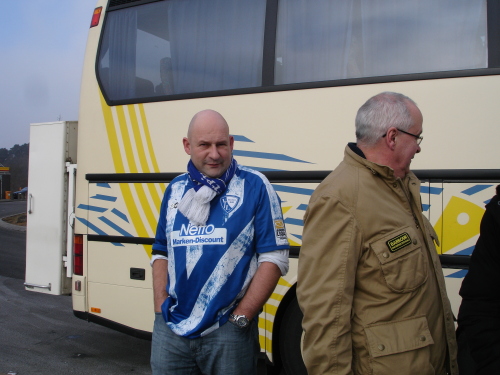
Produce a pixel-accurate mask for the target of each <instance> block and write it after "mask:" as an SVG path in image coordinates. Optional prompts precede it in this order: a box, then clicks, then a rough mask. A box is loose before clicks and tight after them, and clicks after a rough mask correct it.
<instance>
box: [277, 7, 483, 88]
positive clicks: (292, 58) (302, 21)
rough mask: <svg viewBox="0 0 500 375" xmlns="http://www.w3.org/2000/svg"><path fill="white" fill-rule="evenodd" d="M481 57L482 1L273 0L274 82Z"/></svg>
mask: <svg viewBox="0 0 500 375" xmlns="http://www.w3.org/2000/svg"><path fill="white" fill-rule="evenodd" d="M487 64H488V48H487V22H486V1H485V0H482V1H455V0H442V1H436V0H419V1H400V0H353V1H330V0H318V1H308V0H286V1H284V0H281V1H280V2H279V8H278V25H277V37H276V64H275V83H276V84H287V83H297V82H314V81H326V80H337V79H346V78H359V77H374V76H386V75H397V74H407V73H421V72H437V71H449V70H462V69H479V68H486V67H487Z"/></svg>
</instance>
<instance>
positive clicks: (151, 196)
mask: <svg viewBox="0 0 500 375" xmlns="http://www.w3.org/2000/svg"><path fill="white" fill-rule="evenodd" d="M105 3H106V2H105V1H100V3H99V5H103V6H105ZM101 25H102V22H101V24H100V25H99V26H98V27H95V28H92V29H91V30H90V36H89V39H88V45H87V53H86V55H85V56H86V57H85V63H84V67H85V68H84V73H83V78H82V91H81V105H80V117H79V143H78V150H79V151H78V152H79V159H78V177H77V196H76V202H77V204H76V207H77V209H76V216H77V220H76V233H79V234H85V235H87V234H90V235H92V234H99V232H96V231H95V230H94V229H92V227H91V226H89V225H88V224H89V223H90V224H93V225H97V224H99V225H98V226H97V228H99V229H100V230H101V231H103V232H104V233H105V234H107V235H123V236H129V235H130V236H132V237H150V238H152V237H154V233H155V230H156V221H157V219H158V211H159V206H160V202H161V198H162V195H163V191H164V190H165V187H166V184H161V183H147V184H146V183H144V184H143V183H136V184H132V183H110V184H109V187H103V186H102V185H99V184H95V183H93V182H89V181H87V179H86V175H87V174H89V173H92V174H94V173H104V174H115V173H152V172H155V173H158V172H183V171H185V169H186V164H187V162H188V160H189V156H188V155H186V154H185V153H184V150H183V147H182V138H183V137H184V136H185V135H186V131H187V125H188V124H189V121H190V120H191V118H192V116H193V115H194V114H195V113H196V112H198V111H200V110H203V109H207V108H210V109H214V110H217V111H219V112H220V113H221V114H222V115H223V116H224V117H225V118H226V119H227V121H228V123H229V125H230V128H231V133H232V134H233V135H235V136H238V137H237V139H236V142H235V158H236V159H237V160H238V162H239V163H240V164H243V165H247V166H250V167H256V168H262V169H276V170H288V171H293V170H310V171H313V170H332V169H334V168H335V167H336V166H337V165H338V163H339V162H340V161H341V160H342V158H343V152H344V148H345V145H346V144H347V143H348V142H351V141H354V140H355V134H354V118H355V115H356V112H357V110H358V108H359V107H360V106H361V105H362V104H363V103H364V102H365V101H366V100H367V99H368V98H369V97H371V96H373V95H375V94H377V93H379V92H382V91H396V92H401V93H403V94H405V95H407V96H409V97H411V98H412V99H413V100H415V101H416V102H417V104H418V105H419V107H420V109H421V110H422V113H423V116H424V123H423V129H424V133H423V136H424V138H425V139H424V141H423V143H422V152H421V153H420V154H418V155H416V156H415V158H414V160H413V162H412V169H494V168H498V166H497V163H496V160H497V158H496V157H494V156H495V155H494V152H495V151H496V150H497V147H496V141H497V137H496V136H495V134H492V130H493V129H497V128H498V126H497V121H498V119H499V118H500V106H498V104H496V101H498V99H497V98H498V90H499V89H498V87H500V85H499V84H500V77H498V76H482V77H469V78H448V79H435V80H430V79H429V80H422V81H408V82H393V83H380V84H366V85H353V86H339V87H330V88H314V89H304V90H290V91H280V92H268V93H256V94H242V95H234V96H220V97H209V98H197V99H189V100H172V101H166V102H152V103H144V104H131V105H120V106H113V107H109V106H108V105H107V104H106V103H105V101H104V99H103V98H102V95H101V92H100V89H99V87H98V84H97V80H96V74H95V56H96V51H97V46H98V40H99V37H98V36H99V34H100V31H101ZM479 145H480V149H479V152H478V146H479ZM481 153H482V154H481ZM284 185H285V184H274V186H275V189H276V190H277V191H278V194H279V195H280V197H281V199H282V201H283V205H282V206H283V212H284V217H285V222H286V225H287V231H288V235H289V239H290V243H291V244H292V245H297V246H300V243H301V234H302V223H301V221H302V217H303V214H304V212H305V207H306V206H307V203H308V200H309V196H310V194H311V193H312V191H313V190H314V188H315V186H316V184H286V187H288V188H290V189H291V190H290V189H287V188H286V187H284ZM477 185H478V184H474V183H467V184H446V186H444V185H443V184H442V183H441V184H437V183H424V184H423V192H422V199H423V203H424V204H426V205H427V206H428V207H427V210H424V212H425V214H426V215H427V216H428V217H429V219H430V221H431V223H432V224H433V225H434V227H435V228H436V230H437V232H438V234H439V236H440V239H441V240H442V245H441V248H440V250H442V251H443V252H444V253H448V254H453V253H457V252H462V251H464V250H466V249H467V248H469V247H470V246H473V245H474V243H475V240H476V239H477V235H478V233H479V226H478V217H479V216H482V212H484V202H485V201H487V200H488V199H489V198H491V196H493V186H488V187H486V188H484V189H482V190H480V189H478V191H477V192H476V193H474V194H471V195H468V194H467V193H464V191H467V190H468V189H473V188H474V187H477ZM426 188H427V189H428V192H426V191H425V189H426ZM108 189H109V190H108ZM103 191H107V193H103ZM103 195H108V196H112V197H114V198H116V199H115V200H114V201H113V202H112V204H111V203H110V202H111V201H109V200H106V199H101V198H102V196H103ZM100 196H101V197H100ZM96 197H97V198H96ZM96 202H99V204H97V203H96ZM93 206H99V207H101V208H102V207H104V208H106V212H105V213H100V212H98V211H94V210H93V209H91V208H90V207H93ZM113 209H115V210H117V211H118V212H119V213H120V214H121V215H123V217H126V218H127V221H125V220H123V217H121V216H120V215H116V213H113ZM463 213H465V214H466V215H467V217H468V218H469V219H468V220H465V219H463V217H464V215H462V214H463ZM109 215H115V216H116V217H115V218H114V221H113V224H115V225H116V223H120V224H119V225H118V226H119V230H117V228H116V226H113V225H109V223H106V221H105V220H102V219H101V217H104V218H107V219H108V220H109V219H110V218H109ZM78 218H79V219H78ZM450 224H451V225H450ZM104 228H105V229H104ZM443 228H444V229H443ZM458 233H460V234H461V236H459V238H458V239H457V238H456V237H457V234H458ZM121 245H122V246H119V245H114V244H113V243H108V242H106V243H100V242H96V241H88V240H87V237H85V239H84V249H85V253H84V254H85V257H84V275H83V276H74V278H73V280H81V281H83V283H84V284H85V285H84V288H83V291H80V292H79V291H75V290H74V291H73V300H74V309H75V310H79V309H81V311H88V312H90V310H91V308H92V307H94V308H99V309H101V310H100V311H101V312H100V313H96V312H94V314H96V315H99V316H101V317H103V318H105V319H108V320H111V321H115V322H118V323H121V324H124V325H126V326H129V327H132V328H135V329H139V330H144V331H150V330H151V328H152V322H153V317H154V316H153V304H152V301H153V300H152V285H151V272H150V266H149V259H150V246H145V245H131V244H121ZM118 261H119V263H118ZM131 267H134V268H136V267H139V268H144V269H145V275H146V276H145V280H141V281H140V282H138V280H131V279H130V275H129V271H130V268H131ZM444 272H445V275H446V276H447V277H446V280H447V285H448V288H449V295H450V298H451V300H452V304H453V309H454V312H455V314H456V313H457V309H458V306H459V303H460V298H459V296H458V288H459V286H460V283H461V280H462V277H463V272H462V273H460V272H458V273H457V271H456V270H449V269H447V270H444ZM296 275H297V261H296V259H291V267H290V272H289V273H288V275H287V276H286V277H285V278H283V279H282V280H280V284H279V285H278V287H277V288H276V290H275V293H273V295H272V296H271V299H270V300H269V302H268V304H267V305H266V307H265V309H264V313H263V314H262V315H261V319H260V321H259V328H260V334H261V336H260V339H261V345H262V347H263V348H265V349H266V351H267V353H268V354H269V355H270V357H271V354H272V342H271V339H272V333H274V331H273V329H274V328H275V327H274V326H273V323H274V317H275V315H276V312H277V308H278V306H279V304H280V301H281V300H282V299H283V297H284V295H285V294H286V293H287V292H288V291H289V289H290V287H291V286H293V285H294V284H295V283H296ZM73 285H74V283H73ZM90 313H91V312H90Z"/></svg>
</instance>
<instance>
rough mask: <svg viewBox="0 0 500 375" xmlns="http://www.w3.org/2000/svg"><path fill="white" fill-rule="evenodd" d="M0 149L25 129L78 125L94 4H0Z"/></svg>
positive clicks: (25, 138)
mask: <svg viewBox="0 0 500 375" xmlns="http://www.w3.org/2000/svg"><path fill="white" fill-rule="evenodd" d="M0 4H1V5H3V6H2V11H1V12H0V51H1V53H2V58H1V59H0V148H7V149H10V148H11V147H12V146H14V145H15V144H20V145H21V144H24V143H29V127H30V126H29V125H30V123H37V122H51V121H59V120H62V121H72V120H78V105H79V100H80V81H81V76H82V67H83V56H84V53H85V46H86V43H87V34H88V31H89V26H90V21H91V19H92V13H93V11H94V8H95V5H96V4H97V0H43V1H41V0H15V1H9V0H0Z"/></svg>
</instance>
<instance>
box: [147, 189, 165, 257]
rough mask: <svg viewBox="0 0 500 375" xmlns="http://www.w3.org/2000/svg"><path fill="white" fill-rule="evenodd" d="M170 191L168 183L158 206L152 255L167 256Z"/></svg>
mask: <svg viewBox="0 0 500 375" xmlns="http://www.w3.org/2000/svg"><path fill="white" fill-rule="evenodd" d="M169 193H170V185H169V186H168V187H167V190H165V194H164V195H163V200H162V202H161V207H160V215H159V217H158V225H157V226H156V235H155V242H154V243H153V251H152V253H151V254H152V255H162V256H165V257H166V256H167V254H168V244H167V234H166V227H167V209H168V197H169V195H170V194H169Z"/></svg>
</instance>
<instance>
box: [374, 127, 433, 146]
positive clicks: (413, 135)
mask: <svg viewBox="0 0 500 375" xmlns="http://www.w3.org/2000/svg"><path fill="white" fill-rule="evenodd" d="M396 129H398V130H399V131H400V132H401V133H405V134H408V135H411V136H412V137H415V138H417V145H420V143H421V142H422V141H423V140H424V137H422V136H421V135H416V134H412V133H408V132H405V131H404V130H401V129H399V128H396ZM386 135H387V133H386V134H384V135H383V136H382V138H384V137H385V136H386Z"/></svg>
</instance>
